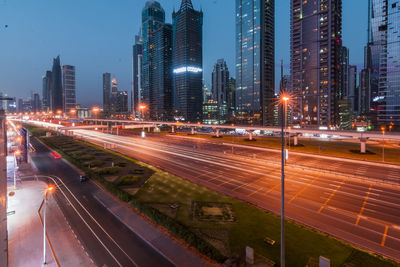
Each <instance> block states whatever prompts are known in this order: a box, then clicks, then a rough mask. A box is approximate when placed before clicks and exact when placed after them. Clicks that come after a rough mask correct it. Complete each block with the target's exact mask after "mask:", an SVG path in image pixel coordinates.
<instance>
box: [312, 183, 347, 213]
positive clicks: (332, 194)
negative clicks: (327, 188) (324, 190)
mask: <svg viewBox="0 0 400 267" xmlns="http://www.w3.org/2000/svg"><path fill="white" fill-rule="evenodd" d="M343 184H344V179H343V180H342V182H341V183H340V185H338V187H336V189H335V190H333V192H332V193H331V195H330V196H329V197H328V199H327V200H326V201H325V203H324V204H323V205H322V206H321V208H320V209H319V210H318V213H321V211H322V210H323V209H324V208H325V206H326V205H327V204H328V202H329V200H331V198H332V197H333V196H334V195H335V194H336V192H337V191H338V190H339V189H340V188H341V187H342V185H343Z"/></svg>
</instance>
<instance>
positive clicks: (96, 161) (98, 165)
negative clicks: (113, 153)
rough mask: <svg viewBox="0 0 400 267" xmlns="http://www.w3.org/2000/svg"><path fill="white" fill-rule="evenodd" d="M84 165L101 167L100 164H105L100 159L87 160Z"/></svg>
mask: <svg viewBox="0 0 400 267" xmlns="http://www.w3.org/2000/svg"><path fill="white" fill-rule="evenodd" d="M85 165H86V166H90V168H94V167H102V166H104V165H106V163H105V162H104V161H101V160H95V161H91V162H87V163H86V164H85Z"/></svg>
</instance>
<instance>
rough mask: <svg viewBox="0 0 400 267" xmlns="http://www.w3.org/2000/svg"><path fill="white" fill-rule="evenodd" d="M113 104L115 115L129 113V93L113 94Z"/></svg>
mask: <svg viewBox="0 0 400 267" xmlns="http://www.w3.org/2000/svg"><path fill="white" fill-rule="evenodd" d="M113 102H114V104H113V107H114V110H113V111H114V112H113V115H115V114H124V115H126V114H127V113H128V91H117V92H116V93H114V92H113Z"/></svg>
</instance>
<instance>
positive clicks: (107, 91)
mask: <svg viewBox="0 0 400 267" xmlns="http://www.w3.org/2000/svg"><path fill="white" fill-rule="evenodd" d="M103 112H104V115H105V116H109V115H110V112H111V73H108V72H106V73H103Z"/></svg>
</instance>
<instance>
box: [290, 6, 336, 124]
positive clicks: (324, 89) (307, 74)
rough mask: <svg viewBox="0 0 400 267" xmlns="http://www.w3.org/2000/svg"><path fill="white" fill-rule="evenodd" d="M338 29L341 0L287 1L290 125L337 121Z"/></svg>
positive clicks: (334, 122)
mask: <svg viewBox="0 0 400 267" xmlns="http://www.w3.org/2000/svg"><path fill="white" fill-rule="evenodd" d="M341 32H342V3H341V0H315V1H303V0H291V32H290V35H291V44H290V56H291V62H290V65H291V66H290V68H291V77H292V86H293V94H294V95H295V100H294V101H293V102H294V103H293V109H292V111H293V116H292V123H293V124H294V125H298V126H302V127H321V126H324V127H329V126H334V125H337V124H338V103H337V101H338V95H339V90H340V84H341V79H340V74H341V71H340V65H341V64H340V61H341V60H340V59H341V48H342V35H341Z"/></svg>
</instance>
